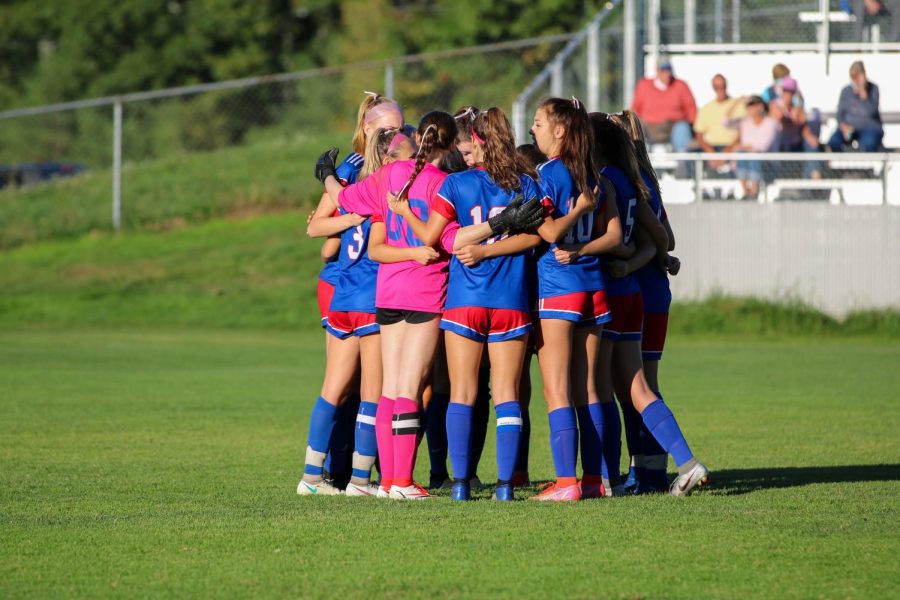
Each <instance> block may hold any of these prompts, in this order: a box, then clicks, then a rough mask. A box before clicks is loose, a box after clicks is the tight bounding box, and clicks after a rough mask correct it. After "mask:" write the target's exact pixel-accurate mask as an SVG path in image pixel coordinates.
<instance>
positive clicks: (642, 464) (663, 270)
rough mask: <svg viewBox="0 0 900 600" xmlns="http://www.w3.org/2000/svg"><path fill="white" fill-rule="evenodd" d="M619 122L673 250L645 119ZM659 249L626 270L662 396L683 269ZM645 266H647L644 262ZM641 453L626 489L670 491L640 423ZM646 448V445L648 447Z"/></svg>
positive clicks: (627, 115) (644, 351)
mask: <svg viewBox="0 0 900 600" xmlns="http://www.w3.org/2000/svg"><path fill="white" fill-rule="evenodd" d="M611 116H612V119H613V121H614V122H616V123H617V124H618V125H619V126H620V127H622V128H623V129H624V130H625V132H626V133H628V135H629V136H630V137H631V140H632V142H633V143H634V149H635V155H636V157H637V161H638V165H639V166H640V171H641V178H642V179H643V181H644V184H645V185H646V186H647V188H648V190H649V192H650V198H649V202H650V208H651V209H652V211H653V213H654V214H655V215H656V217H657V219H658V220H659V221H660V223H662V225H663V227H665V229H666V234H667V237H668V240H669V244H668V251H669V252H671V251H672V250H674V249H675V234H674V233H673V231H672V227H671V225H670V223H669V219H668V216H667V215H666V210H665V207H664V206H663V202H662V195H661V193H660V189H659V180H658V179H657V177H656V172H655V170H654V169H653V165H652V164H651V162H650V157H649V155H648V154H647V146H646V143H645V141H644V132H643V127H642V125H641V121H640V119H638V117H637V115H636V114H634V113H633V112H631V111H629V110H625V111H622V112H621V113H618V114H614V115H611ZM654 258H655V253H654V252H652V251H648V252H646V253H645V254H644V256H643V257H639V256H638V253H635V256H632V257H631V258H630V259H629V260H628V261H626V264H625V268H626V269H627V272H629V273H631V272H633V273H634V276H635V277H636V278H637V281H638V285H639V286H640V288H641V297H642V298H643V301H644V323H643V332H642V335H641V355H642V356H641V358H642V360H643V363H644V374H645V376H646V378H647V383H648V385H649V386H650V389H651V390H653V392H654V393H655V394H656V395H657V396H658V397H660V398H662V394H661V393H660V386H659V361H660V360H661V359H662V353H663V348H664V346H665V343H666V330H667V328H668V322H669V306H670V305H671V303H672V292H671V290H670V288H669V278H668V277H667V272H668V270H669V269H672V270H673V271H674V272H673V275H674V274H676V273H677V272H678V271H677V269H678V268H680V261H678V259H677V258H675V257H672V256H668V257H667V259H666V263H665V265H660V263H659V262H658V261H656V260H653V259H654ZM642 264H643V266H641V265H642ZM639 439H640V443H639V446H640V449H639V455H637V456H634V455H633V456H632V457H631V458H632V460H631V463H632V464H631V466H630V467H629V471H628V478H627V479H626V480H625V489H626V491H628V490H631V491H633V492H634V493H638V494H641V493H652V492H660V491H666V490H668V487H669V481H668V478H667V476H666V466H667V463H668V456H667V455H666V454H664V453H663V452H664V451H663V450H662V449H661V448H660V447H659V445H658V444H657V443H656V440H654V439H652V436H651V435H650V432H649V431H647V428H646V426H643V424H642V427H641V432H640V436H639ZM644 446H646V447H644Z"/></svg>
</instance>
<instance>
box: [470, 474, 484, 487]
mask: <svg viewBox="0 0 900 600" xmlns="http://www.w3.org/2000/svg"><path fill="white" fill-rule="evenodd" d="M469 487H470V488H471V489H473V490H480V489H481V488H483V487H484V484H483V483H481V480H480V479H478V475H473V476H472V477H469Z"/></svg>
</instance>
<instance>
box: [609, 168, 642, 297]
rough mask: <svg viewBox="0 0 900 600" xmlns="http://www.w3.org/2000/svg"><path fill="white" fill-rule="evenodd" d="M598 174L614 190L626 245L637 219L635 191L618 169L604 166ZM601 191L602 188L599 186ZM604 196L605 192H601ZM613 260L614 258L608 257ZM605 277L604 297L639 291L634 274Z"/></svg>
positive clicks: (623, 239) (623, 240)
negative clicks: (620, 276) (606, 180)
mask: <svg viewBox="0 0 900 600" xmlns="http://www.w3.org/2000/svg"><path fill="white" fill-rule="evenodd" d="M600 174H601V175H603V176H604V177H606V178H607V179H608V180H609V182H610V183H611V184H612V186H613V188H614V189H615V190H616V208H617V209H618V211H619V221H620V222H621V223H622V243H623V244H627V243H629V242H630V241H631V238H632V237H633V235H634V220H635V218H637V203H638V200H637V190H635V189H634V186H633V185H631V181H629V180H628V177H627V176H626V175H625V173H623V172H622V171H621V170H620V169H618V168H617V167H613V166H611V165H610V166H606V167H603V168H602V169H601V170H600ZM600 187H601V189H602V188H603V186H600ZM602 193H603V194H604V195H605V193H606V192H605V191H603V192H602ZM608 258H609V259H612V260H615V258H616V257H614V256H610V257H608ZM605 275H606V295H607V296H609V297H614V296H625V295H627V294H634V293H637V292H640V291H641V288H640V287H639V286H638V283H637V279H635V277H634V274H630V275H626V276H625V277H622V278H616V277H613V276H611V275H609V274H608V273H606V274H605Z"/></svg>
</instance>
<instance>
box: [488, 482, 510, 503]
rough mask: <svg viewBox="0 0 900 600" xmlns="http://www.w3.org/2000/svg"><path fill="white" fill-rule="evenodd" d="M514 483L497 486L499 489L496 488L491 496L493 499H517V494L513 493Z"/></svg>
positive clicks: (508, 500)
mask: <svg viewBox="0 0 900 600" xmlns="http://www.w3.org/2000/svg"><path fill="white" fill-rule="evenodd" d="M513 489H514V488H513V484H512V483H503V484H500V485H498V486H497V489H495V490H494V495H493V496H491V500H500V501H503V502H512V501H513V500H515V499H516V498H515V495H514V494H513Z"/></svg>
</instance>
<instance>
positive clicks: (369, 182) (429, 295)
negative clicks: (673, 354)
mask: <svg viewBox="0 0 900 600" xmlns="http://www.w3.org/2000/svg"><path fill="white" fill-rule="evenodd" d="M414 168H415V161H413V160H403V161H397V162H393V163H390V164H388V165H385V166H383V167H381V168H380V169H379V170H378V171H376V172H375V173H373V174H372V175H370V176H369V177H367V178H366V179H364V180H363V181H362V182H360V183H358V184H356V185H351V186H348V187H346V188H344V189H343V190H341V193H340V196H339V197H338V201H339V204H340V205H341V208H342V209H344V210H346V211H348V212H354V213H356V214H359V215H365V216H370V217H371V220H372V221H376V222H378V221H380V222H383V223H384V225H385V228H386V231H387V235H386V243H387V245H388V246H393V247H395V248H415V247H418V246H423V245H424V244H422V242H421V241H420V240H419V239H418V238H417V237H416V236H415V235H414V234H413V232H412V228H411V227H410V226H409V223H407V222H406V221H405V220H404V219H403V217H401V216H399V215H397V214H396V213H394V212H392V211H391V210H390V209H389V208H388V202H387V195H388V193H389V192H390V193H399V191H400V190H401V189H402V188H403V186H404V184H405V183H406V181H407V180H408V179H409V176H410V175H411V174H412V172H413V169H414ZM446 177H447V174H446V173H444V172H443V171H441V170H440V169H438V168H437V167H435V166H434V165H431V164H426V165H425V167H424V168H423V169H422V171H421V172H420V173H419V176H418V177H417V178H416V180H415V182H414V183H413V184H412V186H410V189H409V193H408V197H409V205H410V208H411V209H412V211H413V212H414V213H415V214H416V216H418V217H419V218H420V219H421V220H423V221H427V220H428V215H429V214H430V212H431V210H432V206H433V205H434V203H435V202H438V201H439V200H438V199H437V193H438V190H439V189H440V187H441V185H443V183H444V179H446ZM448 259H449V257H448V258H445V259H443V260H439V261H438V262H435V263H432V264H430V265H421V264H419V263H417V262H416V261H413V260H409V261H403V262H399V263H390V264H388V263H386V264H382V265H380V266H379V268H378V283H377V286H376V292H375V306H377V307H378V308H391V309H396V310H416V311H422V312H435V313H439V312H442V311H443V307H444V300H445V297H446V293H447V265H448V262H449V260H448Z"/></svg>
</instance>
